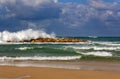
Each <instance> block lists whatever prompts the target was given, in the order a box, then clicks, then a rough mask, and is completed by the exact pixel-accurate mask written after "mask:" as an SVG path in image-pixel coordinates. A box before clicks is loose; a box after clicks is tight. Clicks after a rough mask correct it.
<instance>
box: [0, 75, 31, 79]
mask: <svg viewBox="0 0 120 79" xmlns="http://www.w3.org/2000/svg"><path fill="white" fill-rule="evenodd" d="M30 77H31V76H29V75H25V76H21V77H18V78H0V79H24V78H30Z"/></svg>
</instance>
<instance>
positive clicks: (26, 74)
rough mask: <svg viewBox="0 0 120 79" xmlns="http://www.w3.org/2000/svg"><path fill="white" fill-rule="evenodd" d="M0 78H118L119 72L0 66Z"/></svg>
mask: <svg viewBox="0 0 120 79" xmlns="http://www.w3.org/2000/svg"><path fill="white" fill-rule="evenodd" d="M0 79H120V72H115V71H90V70H72V69H71V70H70V69H57V68H41V67H38V68H37V67H12V66H0Z"/></svg>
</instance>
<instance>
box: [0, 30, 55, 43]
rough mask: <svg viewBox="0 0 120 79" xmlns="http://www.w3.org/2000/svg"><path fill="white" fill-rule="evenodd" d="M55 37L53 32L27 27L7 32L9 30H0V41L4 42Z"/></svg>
mask: <svg viewBox="0 0 120 79" xmlns="http://www.w3.org/2000/svg"><path fill="white" fill-rule="evenodd" d="M40 37H41V38H55V34H54V33H51V34H47V33H46V32H44V31H43V30H33V29H27V30H22V31H18V32H9V31H3V32H0V42H6V41H9V40H10V41H16V42H17V41H21V40H30V39H36V38H40Z"/></svg>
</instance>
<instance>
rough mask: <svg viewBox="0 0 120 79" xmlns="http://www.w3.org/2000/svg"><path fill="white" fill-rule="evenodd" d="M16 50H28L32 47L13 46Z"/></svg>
mask: <svg viewBox="0 0 120 79" xmlns="http://www.w3.org/2000/svg"><path fill="white" fill-rule="evenodd" d="M15 49H17V50H29V49H34V48H33V47H19V48H15Z"/></svg>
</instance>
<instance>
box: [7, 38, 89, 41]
mask: <svg viewBox="0 0 120 79" xmlns="http://www.w3.org/2000/svg"><path fill="white" fill-rule="evenodd" d="M7 42H15V41H7ZM18 42H88V40H79V39H74V38H37V39H31V40H21V41H18Z"/></svg>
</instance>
